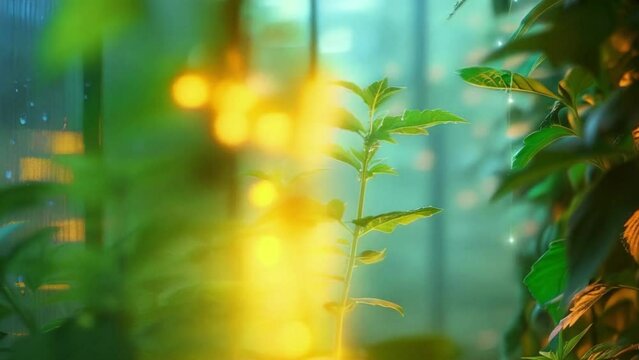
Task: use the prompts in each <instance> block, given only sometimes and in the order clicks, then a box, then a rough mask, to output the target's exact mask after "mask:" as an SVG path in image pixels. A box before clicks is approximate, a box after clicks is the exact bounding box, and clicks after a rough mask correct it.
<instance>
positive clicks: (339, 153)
mask: <svg viewBox="0 0 639 360" xmlns="http://www.w3.org/2000/svg"><path fill="white" fill-rule="evenodd" d="M329 155H330V156H331V157H332V158H333V159H335V160H337V161H341V162H343V163H345V164H348V165H350V166H352V167H353V168H354V169H355V170H357V171H358V172H359V171H361V170H362V163H361V162H360V161H359V160H358V159H357V158H356V157H355V155H353V154H352V153H350V152H348V151H346V150H344V148H343V147H341V146H339V145H333V150H332V151H331V152H330V154H329Z"/></svg>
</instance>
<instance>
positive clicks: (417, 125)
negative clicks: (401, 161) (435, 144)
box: [378, 109, 467, 135]
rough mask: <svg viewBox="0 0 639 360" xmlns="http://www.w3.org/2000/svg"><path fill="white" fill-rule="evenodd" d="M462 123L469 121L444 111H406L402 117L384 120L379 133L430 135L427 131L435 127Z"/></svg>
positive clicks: (389, 117) (390, 117)
mask: <svg viewBox="0 0 639 360" xmlns="http://www.w3.org/2000/svg"><path fill="white" fill-rule="evenodd" d="M462 123H467V121H466V120H464V119H462V118H461V117H459V116H457V115H455V114H452V113H450V112H448V111H444V110H439V109H434V110H406V111H405V112H404V114H402V116H387V117H385V118H383V119H382V123H381V126H380V127H379V129H378V131H384V132H388V133H390V134H401V135H425V134H428V131H426V129H427V128H430V127H433V126H437V125H442V124H462Z"/></svg>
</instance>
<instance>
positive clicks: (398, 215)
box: [353, 206, 441, 235]
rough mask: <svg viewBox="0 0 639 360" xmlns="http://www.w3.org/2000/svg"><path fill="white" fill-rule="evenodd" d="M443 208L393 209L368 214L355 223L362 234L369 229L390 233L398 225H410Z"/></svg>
mask: <svg viewBox="0 0 639 360" xmlns="http://www.w3.org/2000/svg"><path fill="white" fill-rule="evenodd" d="M440 211H441V209H438V208H435V207H430V206H429V207H423V208H419V209H415V210H408V211H393V212H389V213H385V214H380V215H375V216H368V217H364V218H361V219H359V220H354V221H353V223H354V224H355V225H357V226H359V227H360V228H361V230H360V231H361V232H360V234H361V235H364V234H366V233H368V232H369V231H373V230H376V231H381V232H385V233H390V232H393V231H394V230H395V228H396V227H397V226H398V225H408V224H410V223H412V222H414V221H416V220H419V219H422V218H427V217H430V216H433V215H435V214H437V213H438V212H440Z"/></svg>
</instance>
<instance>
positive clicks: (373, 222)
mask: <svg viewBox="0 0 639 360" xmlns="http://www.w3.org/2000/svg"><path fill="white" fill-rule="evenodd" d="M338 85H339V86H342V87H344V88H346V89H348V90H350V91H351V92H353V93H354V94H355V95H357V96H358V97H359V98H360V99H361V100H363V101H364V103H365V104H366V106H367V108H368V116H367V118H368V119H367V121H366V123H365V125H364V123H363V122H361V121H360V120H358V119H357V118H356V117H355V116H354V115H353V114H351V113H349V112H348V111H346V110H343V116H342V121H341V122H340V123H339V125H338V127H339V128H341V129H343V130H346V131H350V132H353V133H355V134H357V135H358V136H359V137H360V138H361V140H362V145H361V147H360V148H359V149H353V148H351V149H348V150H346V149H345V148H343V147H341V146H339V145H334V148H333V151H332V152H331V154H330V155H331V156H332V157H333V158H335V159H336V160H339V161H341V162H343V163H345V164H347V165H349V166H350V167H352V168H353V169H355V171H356V172H357V176H358V181H359V195H358V201H357V210H356V215H355V219H354V220H352V221H350V224H348V225H347V224H346V223H344V222H343V220H342V216H343V213H344V203H343V202H341V201H340V200H334V201H332V202H331V203H329V214H331V215H332V216H333V217H334V218H335V219H336V220H338V221H339V222H341V223H342V224H344V225H345V226H347V227H348V228H349V231H350V233H351V234H352V238H351V241H350V242H348V241H343V240H341V241H338V242H339V244H340V245H345V246H347V248H348V249H347V254H348V261H347V264H346V270H345V275H344V277H343V287H342V291H341V296H340V298H339V299H338V301H337V302H333V303H329V304H326V307H327V309H329V310H331V311H333V312H334V313H335V314H336V316H337V329H336V348H335V355H336V358H337V359H338V360H341V359H343V356H344V323H345V320H346V319H345V318H346V314H347V312H349V311H350V310H352V309H353V308H354V307H355V306H356V305H358V304H365V305H371V306H381V307H385V308H389V309H392V310H395V311H397V312H398V313H400V314H401V315H402V316H403V315H404V310H403V309H402V307H401V306H400V305H398V304H396V303H393V302H391V301H387V300H382V299H377V298H368V297H367V298H353V297H351V296H350V290H351V285H352V279H353V271H354V270H355V267H356V266H357V265H371V264H375V263H378V262H381V261H383V260H384V258H385V256H386V250H365V251H362V252H358V245H359V240H360V239H361V238H362V237H364V236H365V235H367V234H369V233H370V232H372V231H380V232H384V233H392V232H393V231H394V230H395V228H396V227H397V226H398V225H408V224H410V223H412V222H414V221H416V220H419V219H422V218H427V217H430V216H432V215H435V214H437V213H438V212H440V211H441V210H440V209H438V208H435V207H431V206H427V207H422V208H419V209H414V210H400V211H392V212H388V213H384V214H379V215H373V216H365V215H364V203H365V201H366V185H367V183H368V181H369V180H371V179H372V178H373V177H374V176H376V175H380V174H391V175H397V171H395V169H393V168H392V167H391V166H390V165H388V164H387V163H385V162H384V161H382V160H381V159H376V157H375V156H376V155H377V151H378V150H379V148H380V146H381V145H382V144H383V143H384V142H388V143H393V144H394V143H395V139H394V136H395V135H428V131H427V129H428V128H430V127H433V126H436V125H441V124H448V123H465V122H466V121H465V120H463V119H462V118H460V117H458V116H456V115H453V114H451V113H449V112H446V111H443V110H406V111H404V113H403V114H401V115H396V116H379V117H378V116H377V110H378V109H379V108H380V106H382V105H383V104H384V103H385V102H387V101H388V100H389V99H390V98H391V97H392V96H393V95H395V94H397V93H398V92H399V91H400V90H402V88H399V87H393V86H389V85H388V80H387V79H383V80H380V81H376V82H374V83H372V84H371V85H369V86H368V87H366V88H360V87H359V86H357V85H356V84H353V83H351V82H346V81H340V82H338Z"/></svg>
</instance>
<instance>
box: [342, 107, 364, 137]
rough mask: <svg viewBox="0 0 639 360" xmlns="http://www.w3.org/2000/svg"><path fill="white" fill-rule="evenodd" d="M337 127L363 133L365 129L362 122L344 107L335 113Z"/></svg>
mask: <svg viewBox="0 0 639 360" xmlns="http://www.w3.org/2000/svg"><path fill="white" fill-rule="evenodd" d="M337 120H338V122H337V127H338V128H340V129H344V130H347V131H352V132H354V133H358V134H359V133H363V132H364V131H365V129H364V126H363V125H362V123H361V122H360V121H359V120H358V119H357V118H356V117H355V115H353V114H352V113H351V112H350V111H348V110H346V109H340V110H339V111H338V115H337Z"/></svg>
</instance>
